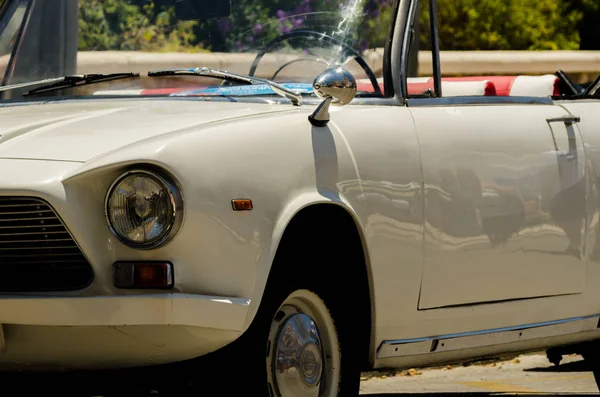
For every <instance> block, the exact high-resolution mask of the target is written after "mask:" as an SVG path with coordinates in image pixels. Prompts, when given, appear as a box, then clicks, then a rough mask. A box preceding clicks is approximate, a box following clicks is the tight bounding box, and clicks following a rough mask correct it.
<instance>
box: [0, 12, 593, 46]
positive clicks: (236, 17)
mask: <svg viewBox="0 0 600 397" xmlns="http://www.w3.org/2000/svg"><path fill="white" fill-rule="evenodd" d="M4 1H5V0H0V4H2V3H3V2H4ZM215 1H219V0H215ZM348 2H349V3H350V4H352V3H353V2H360V4H361V5H362V8H363V9H364V10H365V15H363V16H362V18H363V19H361V17H360V16H359V18H356V19H353V18H349V19H348V20H350V21H352V22H353V25H352V26H350V25H347V26H341V27H340V26H338V23H339V21H340V14H339V12H340V9H341V8H340V7H342V4H347V3H348ZM391 3H392V1H391V0H261V1H256V0H234V1H233V15H232V17H231V18H229V19H224V20H220V21H210V22H206V23H199V22H180V21H177V20H176V19H175V16H174V10H173V6H172V1H171V0H79V12H80V22H79V24H80V36H79V48H80V50H83V51H85V50H132V51H185V52H195V51H244V50H248V49H251V48H257V47H260V46H262V45H264V43H266V42H267V41H269V40H272V39H274V38H275V37H278V36H280V35H281V34H282V33H286V32H288V31H290V30H292V29H312V30H317V31H320V32H327V33H328V34H331V35H333V36H336V37H338V38H340V39H343V40H347V41H350V42H351V43H352V45H353V46H354V47H355V48H357V49H360V50H364V49H366V48H375V47H382V46H383V45H384V44H385V39H386V35H387V33H388V29H389V24H390V23H391V19H392V15H391V13H392V8H391ZM437 3H438V19H439V32H440V48H441V49H442V50H577V49H600V40H598V39H599V38H600V23H598V21H600V1H598V0H437ZM428 21H429V13H428V7H427V6H426V5H425V7H424V9H423V12H422V14H421V27H420V32H421V33H420V34H421V43H422V46H426V45H427V43H428V42H429V28H428ZM357 22H358V23H357ZM298 43H299V42H298ZM286 45H289V46H292V47H293V46H294V40H290V42H287V43H286ZM305 45H306V39H304V43H302V44H300V43H299V44H298V46H299V47H302V46H305Z"/></svg>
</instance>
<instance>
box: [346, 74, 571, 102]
mask: <svg viewBox="0 0 600 397" xmlns="http://www.w3.org/2000/svg"><path fill="white" fill-rule="evenodd" d="M378 82H379V83H380V86H381V90H382V91H383V79H378ZM357 83H358V89H359V91H365V92H373V86H372V85H371V82H370V81H369V80H368V79H362V80H359V81H358V82H357ZM428 89H431V90H433V78H432V77H416V78H409V79H408V93H409V94H410V95H419V94H423V93H424V92H425V91H427V90H428ZM442 91H443V94H444V96H446V97H451V96H531V97H548V96H558V95H560V80H559V79H558V77H556V76H554V75H551V74H550V75H544V76H469V77H444V78H443V79H442Z"/></svg>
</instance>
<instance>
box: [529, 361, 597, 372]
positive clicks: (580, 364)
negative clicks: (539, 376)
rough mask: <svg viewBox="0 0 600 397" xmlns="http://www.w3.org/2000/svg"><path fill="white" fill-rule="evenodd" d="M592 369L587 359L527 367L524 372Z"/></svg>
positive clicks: (586, 370) (582, 370) (588, 370)
mask: <svg viewBox="0 0 600 397" xmlns="http://www.w3.org/2000/svg"><path fill="white" fill-rule="evenodd" d="M591 371H592V369H591V368H590V367H589V364H588V363H587V362H585V361H583V360H582V361H575V362H572V363H567V364H561V365H558V366H556V365H554V366H551V367H539V368H527V369H524V370H523V372H548V373H561V372H591Z"/></svg>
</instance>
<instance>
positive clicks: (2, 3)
mask: <svg viewBox="0 0 600 397" xmlns="http://www.w3.org/2000/svg"><path fill="white" fill-rule="evenodd" d="M5 1H6V0H0V8H2V6H3V5H4V3H5Z"/></svg>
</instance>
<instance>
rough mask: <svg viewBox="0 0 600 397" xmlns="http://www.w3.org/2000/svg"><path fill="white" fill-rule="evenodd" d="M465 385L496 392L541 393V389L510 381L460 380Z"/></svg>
mask: <svg viewBox="0 0 600 397" xmlns="http://www.w3.org/2000/svg"><path fill="white" fill-rule="evenodd" d="M458 383H460V384H461V385H464V386H470V387H476V388H479V389H485V390H489V391H492V392H495V393H541V391H540V390H536V389H532V388H529V387H522V386H517V385H511V384H509V383H504V382H499V381H494V380H490V381H485V380H482V381H477V382H458Z"/></svg>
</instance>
